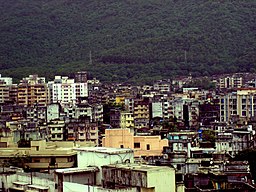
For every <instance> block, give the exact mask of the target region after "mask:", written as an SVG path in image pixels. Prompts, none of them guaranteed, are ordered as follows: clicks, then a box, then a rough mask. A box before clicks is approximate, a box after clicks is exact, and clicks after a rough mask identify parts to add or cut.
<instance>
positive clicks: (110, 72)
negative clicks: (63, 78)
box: [0, 0, 256, 82]
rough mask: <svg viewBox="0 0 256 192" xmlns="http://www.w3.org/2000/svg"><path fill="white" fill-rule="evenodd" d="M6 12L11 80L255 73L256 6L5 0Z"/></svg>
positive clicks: (0, 24)
mask: <svg viewBox="0 0 256 192" xmlns="http://www.w3.org/2000/svg"><path fill="white" fill-rule="evenodd" d="M0 12H1V14H0V72H1V73H2V74H3V75H5V76H7V75H10V76H13V77H16V78H20V77H24V75H27V74H30V73H38V74H40V75H45V76H47V77H53V75H54V74H67V73H71V72H74V71H78V70H82V69H83V70H88V71H89V72H90V73H91V74H92V75H93V76H96V77H97V78H99V79H101V80H106V81H111V80H112V81H114V80H118V81H133V82H134V81H151V80H153V79H159V78H171V77H173V75H187V74H189V73H191V74H192V75H195V76H198V75H211V74H216V73H226V72H237V71H241V72H242V71H253V72H255V71H256V1H255V0H239V1H238V0H237V1H228V0H214V1H212V0H137V1H135V0H32V1H31V0H0ZM90 51H91V53H92V64H90V62H89V52H90Z"/></svg>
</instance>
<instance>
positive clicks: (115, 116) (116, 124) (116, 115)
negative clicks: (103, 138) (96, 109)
mask: <svg viewBox="0 0 256 192" xmlns="http://www.w3.org/2000/svg"><path fill="white" fill-rule="evenodd" d="M109 116H110V125H111V126H112V127H113V128H120V122H121V110H120V109H110V112H109Z"/></svg>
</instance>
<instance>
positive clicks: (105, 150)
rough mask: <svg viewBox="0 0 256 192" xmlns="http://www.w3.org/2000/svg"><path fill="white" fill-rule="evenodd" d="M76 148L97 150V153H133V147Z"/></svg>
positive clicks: (78, 149)
mask: <svg viewBox="0 0 256 192" xmlns="http://www.w3.org/2000/svg"><path fill="white" fill-rule="evenodd" d="M74 150H76V151H85V152H95V153H108V154H120V153H133V150H132V149H128V148H111V147H81V148H75V149H74Z"/></svg>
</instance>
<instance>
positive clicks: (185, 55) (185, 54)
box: [184, 50, 187, 63]
mask: <svg viewBox="0 0 256 192" xmlns="http://www.w3.org/2000/svg"><path fill="white" fill-rule="evenodd" d="M184 57H185V63H187V50H185V53H184Z"/></svg>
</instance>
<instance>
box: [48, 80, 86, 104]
mask: <svg viewBox="0 0 256 192" xmlns="http://www.w3.org/2000/svg"><path fill="white" fill-rule="evenodd" d="M81 78H82V77H80V78H78V80H82V79H81ZM48 87H49V92H50V101H51V103H60V104H61V105H62V106H66V105H67V106H69V105H74V104H75V103H76V102H77V101H78V100H79V99H81V98H85V97H88V89H87V82H75V79H69V78H68V77H61V76H55V79H54V80H53V81H50V82H48Z"/></svg>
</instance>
